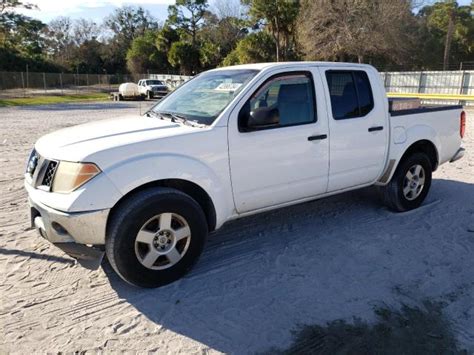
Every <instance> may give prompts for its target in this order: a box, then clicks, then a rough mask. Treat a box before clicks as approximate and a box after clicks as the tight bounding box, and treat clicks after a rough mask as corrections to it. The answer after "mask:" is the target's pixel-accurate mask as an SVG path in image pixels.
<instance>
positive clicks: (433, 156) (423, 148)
mask: <svg viewBox="0 0 474 355" xmlns="http://www.w3.org/2000/svg"><path fill="white" fill-rule="evenodd" d="M418 152H422V153H425V154H426V155H427V156H428V158H429V159H430V162H431V167H432V168H433V171H436V169H438V165H439V154H438V149H436V146H435V144H434V143H433V142H432V141H430V140H428V139H422V140H419V141H416V142H415V143H412V144H411V145H410V146H409V147H408V149H407V150H405V153H403V155H402V156H401V158H400V159H399V161H398V164H397V168H398V166H399V165H400V163H401V162H402V161H403V160H404V159H406V158H407V157H408V156H410V155H412V154H414V153H418Z"/></svg>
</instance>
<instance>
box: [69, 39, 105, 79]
mask: <svg viewBox="0 0 474 355" xmlns="http://www.w3.org/2000/svg"><path fill="white" fill-rule="evenodd" d="M103 67H104V60H103V59H102V43H100V42H99V41H97V40H96V39H95V38H93V39H91V40H85V41H84V42H83V43H81V44H80V45H79V46H77V47H75V48H74V50H73V52H72V60H71V63H70V67H69V68H70V69H72V70H74V71H78V72H81V73H91V74H96V73H101V72H102V69H103Z"/></svg>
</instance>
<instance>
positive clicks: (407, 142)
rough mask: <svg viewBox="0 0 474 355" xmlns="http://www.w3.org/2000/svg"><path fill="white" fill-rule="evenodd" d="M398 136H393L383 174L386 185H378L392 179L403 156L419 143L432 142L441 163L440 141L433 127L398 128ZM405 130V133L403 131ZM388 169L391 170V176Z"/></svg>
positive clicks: (421, 125)
mask: <svg viewBox="0 0 474 355" xmlns="http://www.w3.org/2000/svg"><path fill="white" fill-rule="evenodd" d="M395 130H396V134H393V135H392V137H391V140H392V142H391V144H390V152H389V157H388V159H387V162H388V163H387V164H388V167H386V168H385V172H384V174H383V177H382V178H383V180H384V183H380V182H379V183H378V185H386V184H388V182H389V181H390V180H391V179H392V177H393V174H395V171H396V170H397V167H398V165H399V164H400V161H401V159H402V157H403V155H404V154H405V153H406V152H407V151H408V149H410V147H411V146H412V145H413V144H415V143H416V142H419V141H428V142H431V143H432V144H433V145H434V147H435V150H436V158H437V160H438V162H439V149H440V139H439V137H438V135H437V134H436V131H435V130H434V129H433V127H430V126H428V125H424V124H419V125H415V126H412V127H410V128H409V129H405V128H403V127H400V126H397V127H395V128H394V131H395ZM402 130H403V131H402ZM388 169H391V171H390V174H389V175H386V174H387V173H388V171H387V170H388Z"/></svg>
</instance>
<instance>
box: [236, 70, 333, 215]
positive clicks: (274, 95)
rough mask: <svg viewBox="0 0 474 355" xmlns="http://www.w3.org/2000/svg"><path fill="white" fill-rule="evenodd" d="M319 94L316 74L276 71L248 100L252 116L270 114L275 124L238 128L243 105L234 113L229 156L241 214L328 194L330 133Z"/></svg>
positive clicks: (319, 87)
mask: <svg viewBox="0 0 474 355" xmlns="http://www.w3.org/2000/svg"><path fill="white" fill-rule="evenodd" d="M313 74H316V75H315V76H313ZM320 90H322V87H321V83H320V79H319V73H318V72H317V70H314V73H313V72H311V71H304V72H301V71H298V72H285V73H279V74H277V75H272V76H269V77H268V78H267V79H266V80H264V81H263V83H262V84H261V85H260V86H259V88H258V89H257V90H256V91H255V92H254V93H253V94H252V95H251V97H249V98H248V100H247V102H246V105H247V109H249V110H250V111H251V112H252V113H256V112H258V111H260V112H261V111H267V112H268V111H271V112H274V113H275V114H277V115H278V119H277V121H278V123H276V124H274V125H270V126H268V127H260V128H259V129H255V130H253V129H249V128H248V127H242V125H245V123H242V122H239V119H238V117H239V111H240V109H245V105H243V106H242V108H239V109H237V110H234V112H233V114H232V116H231V118H230V120H229V127H228V130H229V157H230V167H231V178H232V188H233V193H234V200H235V205H236V209H237V211H238V212H239V213H243V212H248V211H253V210H257V209H262V208H266V207H270V206H275V205H279V204H284V203H287V202H292V201H296V200H300V199H304V198H307V197H311V196H315V195H319V194H323V193H325V192H326V190H327V184H328V169H329V161H328V159H329V134H328V127H327V119H326V118H325V117H318V115H317V112H318V110H317V109H316V107H317V102H318V103H320V104H321V105H322V104H323V103H324V98H317V97H316V95H315V92H321V91H320ZM248 105H249V106H250V108H248ZM321 108H322V109H323V111H325V110H324V108H323V107H321ZM235 111H237V112H235Z"/></svg>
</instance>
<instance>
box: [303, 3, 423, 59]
mask: <svg viewBox="0 0 474 355" xmlns="http://www.w3.org/2000/svg"><path fill="white" fill-rule="evenodd" d="M302 7H303V8H304V9H305V10H304V11H303V12H301V13H300V15H299V18H298V24H299V25H298V32H299V38H300V44H301V47H302V50H303V52H304V54H305V55H306V58H307V59H318V60H321V59H325V60H341V61H345V60H351V59H353V58H354V59H356V60H358V61H359V62H364V61H366V59H367V57H371V58H374V57H378V58H380V57H381V58H386V59H389V60H391V61H395V62H401V61H402V60H403V58H405V57H406V54H407V52H408V50H409V48H410V44H411V43H412V42H413V38H412V37H411V36H410V31H409V30H407V28H410V27H411V26H412V25H413V22H414V16H413V14H412V12H411V2H410V1H409V0H399V1H385V0H358V1H350V0H332V1H325V0H317V1H310V0H303V3H302Z"/></svg>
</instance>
